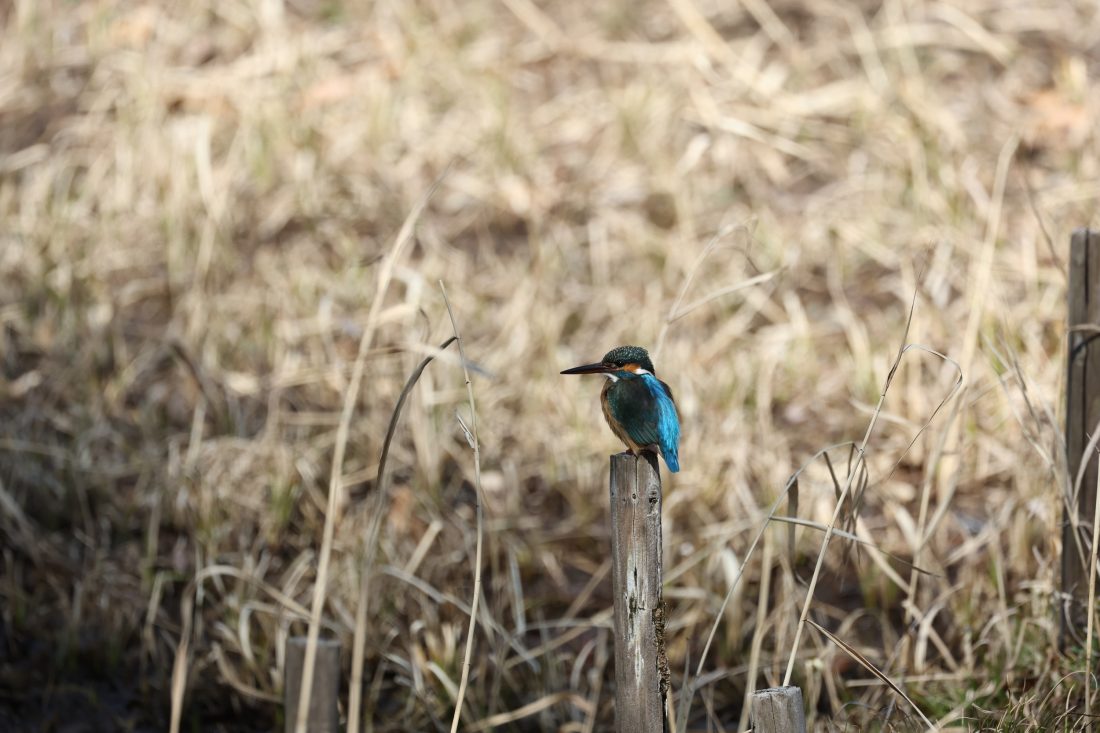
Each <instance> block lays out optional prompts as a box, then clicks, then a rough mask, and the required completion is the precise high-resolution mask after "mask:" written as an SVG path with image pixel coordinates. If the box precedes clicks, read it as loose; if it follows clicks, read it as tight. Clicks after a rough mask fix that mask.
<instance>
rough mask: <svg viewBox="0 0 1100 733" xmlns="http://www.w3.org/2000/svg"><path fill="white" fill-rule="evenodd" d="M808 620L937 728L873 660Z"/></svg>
mask: <svg viewBox="0 0 1100 733" xmlns="http://www.w3.org/2000/svg"><path fill="white" fill-rule="evenodd" d="M806 622H807V623H808V624H810V625H811V626H813V627H814V628H815V629H817V630H818V631H820V632H821V633H822V634H824V635H825V637H826V638H828V639H829V641H831V642H833V643H834V644H836V645H837V646H838V647H840V648H841V649H843V650H844V651H845V653H847V654H848V656H850V657H851V658H852V659H854V660H855V661H856V662H858V663H859V664H860V666H862V667H863V668H864V669H866V670H867V671H868V672H870V673H871V674H873V675H874V676H875V677H877V678H879V679H880V680H882V683H883V684H884V685H886V686H887V687H889V688H890V689H891V690H893V691H894V692H896V693H897V694H898V695H900V696H901V698H902V699H903V700H905V702H907V703H909V707H911V708H913V710H915V711H916V713H917V715H919V716H920V717H921V720H923V721H924V724H925V725H927V726H928V729H929V730H935V728H936V726H934V725H932V721H931V720H929V719H928V718H927V717H926V716H925V714H924V713H923V712H922V711H921V709H920V708H919V707H917V704H916V703H915V702H913V701H912V700H911V699H910V698H909V696H908V695H906V694H905V690H903V689H901V688H900V687H898V686H897V685H896V684H894V681H893V680H891V679H890V678H889V677H887V676H886V674H885V673H883V672H882V671H880V670H879V668H878V667H876V666H875V665H874V664H872V663H871V660H869V659H868V658H867V657H865V656H863V655H862V654H860V653H859V652H858V651H857V650H856V649H855V648H853V647H852V646H850V645H849V644H848V642H846V641H844V640H843V639H841V638H840V637H838V636H836V635H835V634H833V633H832V632H831V631H829V630H828V629H826V628H825V627H823V626H821V624H819V623H817V622H815V621H814V620H813V619H806Z"/></svg>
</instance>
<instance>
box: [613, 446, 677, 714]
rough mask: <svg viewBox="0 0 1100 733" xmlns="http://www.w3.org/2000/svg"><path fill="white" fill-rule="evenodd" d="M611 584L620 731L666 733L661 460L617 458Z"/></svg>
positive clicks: (650, 455)
mask: <svg viewBox="0 0 1100 733" xmlns="http://www.w3.org/2000/svg"><path fill="white" fill-rule="evenodd" d="M611 584H612V592H613V593H614V598H615V683H616V687H615V726H616V730H618V731H619V733H662V732H663V731H664V730H665V707H664V694H665V690H666V689H667V688H668V660H667V658H666V657H665V640H664V626H665V623H664V604H663V601H662V598H661V474H660V470H659V469H658V467H657V456H656V455H654V454H653V453H650V452H648V451H646V452H643V453H642V454H641V455H640V456H634V455H631V454H630V453H619V454H617V455H614V456H611Z"/></svg>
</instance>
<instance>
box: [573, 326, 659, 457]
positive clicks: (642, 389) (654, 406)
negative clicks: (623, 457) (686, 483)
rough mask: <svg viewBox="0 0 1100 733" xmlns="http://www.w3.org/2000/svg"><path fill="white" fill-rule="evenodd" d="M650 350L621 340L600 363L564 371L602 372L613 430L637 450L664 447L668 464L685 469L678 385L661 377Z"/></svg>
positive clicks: (603, 397) (603, 394) (602, 398)
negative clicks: (675, 395)
mask: <svg viewBox="0 0 1100 733" xmlns="http://www.w3.org/2000/svg"><path fill="white" fill-rule="evenodd" d="M654 371H655V370H654V369H653V362H652V361H650V359H649V352H647V351H646V350H645V349H643V348H642V347H641V346H619V347H618V348H615V349H612V350H611V351H609V352H607V353H606V354H605V355H604V357H603V359H601V360H600V361H599V362H598V363H596V364H584V365H582V366H578V367H573V368H572V369H566V370H565V371H563V372H562V374H602V375H604V376H605V377H607V383H606V384H604V386H603V391H602V392H600V403H601V404H602V405H603V416H604V418H605V419H606V420H607V424H608V426H609V427H610V428H611V432H613V433H615V436H616V437H617V438H618V439H619V440H621V441H623V443H625V444H626V447H627V448H628V449H629V450H630V452H631V453H633V454H634V455H638V453H640V452H641V451H643V450H648V451H653V452H655V453H657V452H659V453H660V454H661V457H662V458H664V459H665V465H666V466H668V470H669V471H672V472H673V473H676V472H677V471H679V470H680V459H679V457H678V455H677V454H678V452H679V449H680V418H679V416H678V415H677V414H676V403H675V402H674V401H673V399H672V390H671V389H669V387H668V385H667V384H665V383H664V382H662V381H661V380H660V379H657V375H656V374H655V373H654Z"/></svg>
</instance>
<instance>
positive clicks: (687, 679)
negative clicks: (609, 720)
mask: <svg viewBox="0 0 1100 733" xmlns="http://www.w3.org/2000/svg"><path fill="white" fill-rule="evenodd" d="M844 445H851V441H845V442H843V443H837V444H836V445H829V446H826V447H824V448H822V449H821V450H819V451H818V452H817V453H815V454H813V456H811V457H810V460H808V461H806V462H805V463H804V464H802V465H801V466H800V467H799V469H798V470H797V471H795V472H794V474H793V475H792V476H791V477H790V479H788V480H787V485H786V486H784V487H783V491H781V492H780V494H779V496H777V497H776V498H775V501H774V502H772V505H771V507H769V509H768V513H767V516H765V517H764V521H763V522H761V524H760V528H759V529H758V530H757V532H756V536H755V537H753V540H752V544H751V545H749V550H748V552H746V553H745V559H744V560H742V561H741V567H740V568H738V570H737V575H736V576H735V577H734V579H733V582H731V583H730V587H729V590H727V591H726V597H725V598H723V599H722V605H721V606H719V607H718V613H716V614H715V616H714V623H712V624H711V626H710V632H709V633H708V634H707V641H706V643H705V644H703V652H702V654H700V655H699V663H698V664H697V665H696V667H695V679H696V682H698V681H699V679H700V678H701V677H702V674H703V665H704V664H705V663H706V661H707V654H708V653H709V652H710V647H711V644H713V643H714V636H715V634H717V633H718V625H719V624H720V623H721V622H722V618H723V617H724V615H725V613H726V606H728V605H729V602H730V599H731V598H733V593H734V591H735V590H737V586H738V584H740V582H741V577H742V576H743V575H744V574H745V568H746V567H748V564H749V560H750V559H751V558H752V556H753V553H754V552H756V547H757V545H759V544H760V539H761V538H762V537H763V536H764V532H765V530H767V528H768V525H769V524H770V523H771V520H772V518H773V517H775V512H776V510H778V509H779V504H780V503H781V502H782V501H783V500H784V499H785V498H787V494H788V492H790V490H791V488H792V487H793V486H794V485H795V484H796V483H797V482H798V477H799V476H801V475H802V472H803V471H805V470H806V469H807V468H809V466H810V464H812V463H813V462H814V461H816V460H817V459H818V458H820V457H821V456H822V455H823V454H824V453H826V452H827V451H830V450H833V449H834V448H839V447H840V446H844ZM696 682H693V681H692V680H691V676H690V675H689V674H687V673H685V674H684V681H683V685H682V686H681V688H680V697H681V700H680V719H679V720H678V721H677V722H676V729H677V730H686V727H687V720H688V715H689V713H690V712H691V701H692V699H693V698H694V697H695V690H696V689H697V684H696Z"/></svg>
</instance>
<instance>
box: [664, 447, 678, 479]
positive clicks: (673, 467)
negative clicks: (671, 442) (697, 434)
mask: <svg viewBox="0 0 1100 733" xmlns="http://www.w3.org/2000/svg"><path fill="white" fill-rule="evenodd" d="M676 453H677V451H676V449H675V448H673V449H672V450H665V449H664V448H662V449H661V456H662V457H663V458H664V459H665V465H666V466H668V470H669V471H672V472H673V473H677V472H678V471H679V470H680V457H679V456H678V455H676Z"/></svg>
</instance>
